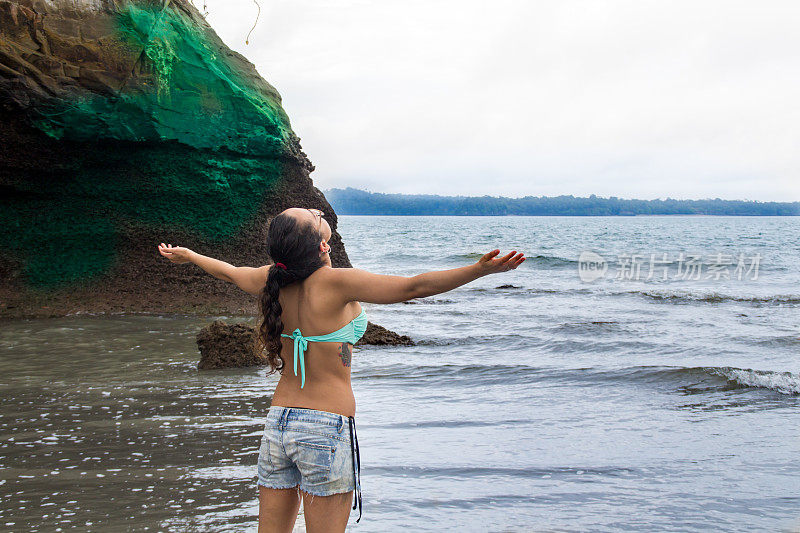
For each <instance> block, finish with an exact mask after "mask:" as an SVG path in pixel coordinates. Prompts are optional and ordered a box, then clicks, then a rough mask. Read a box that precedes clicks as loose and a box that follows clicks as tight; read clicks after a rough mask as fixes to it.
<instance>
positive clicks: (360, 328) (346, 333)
mask: <svg viewBox="0 0 800 533" xmlns="http://www.w3.org/2000/svg"><path fill="white" fill-rule="evenodd" d="M365 331H367V314H366V313H365V312H364V309H363V308H362V309H361V312H360V313H359V314H358V316H357V317H355V318H354V319H353V320H351V321H350V322H348V323H347V324H345V325H344V326H342V327H341V328H339V329H337V330H336V331H334V332H333V333H328V334H327V335H314V336H311V337H304V336H303V334H302V333H300V328H297V329H296V330H294V331H293V332H292V334H291V335H287V334H285V333H281V337H288V338H290V339H294V375H295V376H296V375H297V360H298V359H299V360H300V388H301V389H302V388H303V385H305V384H306V364H305V359H304V358H303V356H304V355H305V353H306V348H308V343H309V342H349V343H350V344H355V343H356V342H358V339H360V338H361V337H363V336H364V332H365Z"/></svg>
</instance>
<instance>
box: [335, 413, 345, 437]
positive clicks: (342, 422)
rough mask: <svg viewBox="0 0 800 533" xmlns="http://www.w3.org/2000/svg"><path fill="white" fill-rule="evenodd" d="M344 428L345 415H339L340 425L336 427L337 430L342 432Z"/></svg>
mask: <svg viewBox="0 0 800 533" xmlns="http://www.w3.org/2000/svg"><path fill="white" fill-rule="evenodd" d="M343 429H344V415H339V425H338V426H337V427H336V431H338V432H339V433H341V432H342V430H343Z"/></svg>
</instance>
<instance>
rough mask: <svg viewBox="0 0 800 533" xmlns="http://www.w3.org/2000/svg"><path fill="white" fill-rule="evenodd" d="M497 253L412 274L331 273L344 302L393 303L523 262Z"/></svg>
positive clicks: (521, 257) (355, 270)
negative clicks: (469, 262)
mask: <svg viewBox="0 0 800 533" xmlns="http://www.w3.org/2000/svg"><path fill="white" fill-rule="evenodd" d="M499 253H500V250H494V251H491V252H489V253H488V254H486V255H484V256H483V257H481V258H480V259H479V260H478V262H477V263H475V264H472V265H468V266H463V267H459V268H451V269H449V270H435V271H432V272H425V273H423V274H418V275H416V276H412V277H403V276H386V275H382V274H373V273H371V272H367V271H365V270H361V269H358V268H334V269H331V270H332V274H331V275H332V276H333V279H334V286H335V287H336V289H337V292H338V293H339V294H341V295H342V296H343V297H344V299H345V300H346V301H348V302H352V301H358V302H367V303H376V304H393V303H400V302H405V301H407V300H411V299H413V298H424V297H426V296H432V295H434V294H441V293H443V292H447V291H450V290H453V289H455V288H456V287H460V286H461V285H465V284H467V283H469V282H470V281H474V280H476V279H478V278H480V277H482V276H486V275H488V274H494V273H497V272H506V271H508V270H513V269H515V268H517V267H518V266H519V265H520V264H522V262H523V261H525V257H524V255H523V254H522V253H519V254H517V253H516V251H513V252H511V253H509V254H507V255H505V256H503V257H496V256H497V255H498V254H499Z"/></svg>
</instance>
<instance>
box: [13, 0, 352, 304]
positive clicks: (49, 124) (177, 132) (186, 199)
mask: <svg viewBox="0 0 800 533" xmlns="http://www.w3.org/2000/svg"><path fill="white" fill-rule="evenodd" d="M0 110H1V111H2V119H0V143H1V144H0V145H2V150H0V193H1V195H0V196H2V200H0V201H1V202H2V209H0V316H2V317H19V316H42V315H44V316H48V315H63V314H70V313H94V312H128V313H130V312H154V311H155V312H182V313H225V314H239V313H242V314H255V313H256V311H257V309H256V302H255V299H253V298H252V297H250V296H248V295H247V294H245V293H243V292H242V291H240V290H239V289H238V288H236V287H235V286H233V285H232V284H230V283H226V282H223V281H221V280H217V279H215V278H213V277H211V276H209V275H208V274H206V273H205V272H203V271H202V270H200V269H199V268H197V267H196V266H194V265H174V264H171V263H169V262H168V261H166V260H165V259H164V258H163V257H162V256H160V255H159V254H158V252H157V249H156V246H157V244H158V243H159V242H161V241H164V242H169V243H171V244H173V245H181V246H187V247H190V248H192V249H194V250H195V251H197V252H200V253H203V254H206V255H211V256H213V257H217V258H219V259H222V260H224V261H228V262H230V263H232V264H236V265H248V266H259V265H263V264H265V263H266V262H268V261H269V259H268V256H267V252H266V243H265V236H266V228H267V224H268V222H269V220H270V218H271V217H272V216H274V215H275V214H277V213H278V212H280V211H282V210H283V209H285V208H287V207H291V206H303V207H316V208H318V209H321V210H323V211H324V212H325V213H326V219H327V220H328V222H329V223H330V225H331V227H332V228H333V229H334V234H333V237H332V239H331V246H332V252H331V259H332V261H333V264H334V266H339V267H342V266H350V262H349V260H348V258H347V254H346V252H345V250H344V246H343V243H342V242H341V239H340V237H339V235H338V233H336V225H337V218H336V215H335V214H334V213H333V209H332V208H331V207H330V205H329V204H328V202H327V201H326V200H325V198H324V196H323V195H322V193H321V192H320V191H319V190H318V189H317V188H316V187H314V185H313V183H312V181H311V179H310V178H309V172H311V171H312V170H313V168H314V167H313V166H312V165H311V163H310V162H309V160H308V158H307V157H306V155H305V154H304V153H303V151H302V149H301V147H300V144H299V139H298V138H297V136H296V135H295V134H294V133H293V131H292V128H291V125H290V123H289V119H288V117H287V116H286V113H285V112H284V110H283V108H282V107H281V99H280V96H279V94H278V92H277V91H276V90H275V88H274V87H272V86H271V85H270V84H269V83H267V82H266V81H265V80H264V79H263V78H262V77H261V76H260V75H259V73H258V72H257V71H256V69H255V67H254V66H253V64H252V63H250V62H249V61H248V60H247V59H245V58H244V57H243V56H242V55H240V54H238V53H236V52H234V51H232V50H230V49H229V48H228V47H227V46H225V44H224V43H223V42H222V41H221V40H220V39H219V37H218V36H217V34H216V33H215V32H214V30H213V29H212V28H211V27H210V26H209V25H208V23H207V22H206V21H205V19H204V18H203V17H202V15H201V14H200V13H199V12H198V11H197V10H196V9H195V7H194V6H193V5H192V4H191V3H190V2H189V1H188V0H165V1H161V2H153V1H125V0H47V1H45V0H19V1H6V0H0Z"/></svg>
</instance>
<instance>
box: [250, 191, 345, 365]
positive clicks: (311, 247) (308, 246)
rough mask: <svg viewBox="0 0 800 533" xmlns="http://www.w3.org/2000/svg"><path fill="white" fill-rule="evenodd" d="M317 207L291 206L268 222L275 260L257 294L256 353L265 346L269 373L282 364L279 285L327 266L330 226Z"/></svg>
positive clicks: (297, 279) (269, 240) (292, 281)
mask: <svg viewBox="0 0 800 533" xmlns="http://www.w3.org/2000/svg"><path fill="white" fill-rule="evenodd" d="M323 215H324V213H322V212H321V211H319V210H317V209H307V208H299V207H292V208H290V209H287V210H285V211H283V212H281V213H280V214H278V215H277V216H276V217H275V218H273V219H272V222H270V224H269V230H268V232H267V240H268V251H269V255H270V257H272V260H273V261H274V262H275V264H274V265H272V267H270V269H269V274H268V275H267V282H266V285H265V286H264V289H263V290H262V291H261V295H260V297H259V310H260V312H261V316H262V321H261V324H260V325H259V327H258V330H257V332H256V342H255V348H256V352H257V353H259V354H260V353H262V352H263V351H264V349H266V350H267V362H268V363H269V366H270V373H272V372H275V371H276V370H281V369H282V368H283V359H281V357H280V352H281V333H283V321H282V320H281V314H283V308H282V307H281V304H280V302H279V301H278V296H279V294H280V290H281V288H283V287H285V286H287V285H290V284H292V283H295V282H297V281H302V280H304V279H306V278H307V277H308V276H310V275H311V274H313V273H314V272H316V271H317V270H318V269H319V268H321V267H323V266H326V265H327V266H330V265H331V260H330V255H329V253H330V245H328V241H329V240H330V238H331V233H332V232H331V227H330V226H329V225H328V222H327V221H326V220H325V219H324V218H322V217H323Z"/></svg>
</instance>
